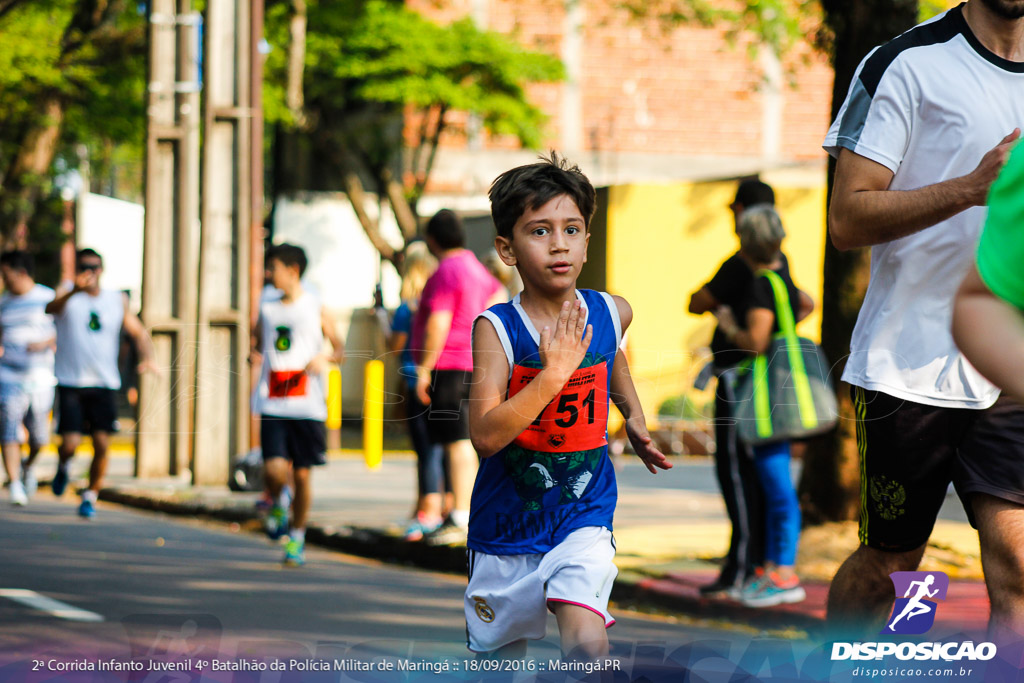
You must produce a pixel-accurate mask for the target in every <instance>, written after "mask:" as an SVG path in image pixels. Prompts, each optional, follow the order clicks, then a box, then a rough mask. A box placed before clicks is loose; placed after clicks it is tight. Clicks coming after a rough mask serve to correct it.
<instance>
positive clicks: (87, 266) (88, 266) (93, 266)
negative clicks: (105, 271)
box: [75, 263, 103, 273]
mask: <svg viewBox="0 0 1024 683" xmlns="http://www.w3.org/2000/svg"><path fill="white" fill-rule="evenodd" d="M102 267H103V266H101V265H100V264H98V263H79V264H78V265H77V266H75V270H77V271H78V272H79V273H84V272H85V271H87V270H99V269H100V268H102Z"/></svg>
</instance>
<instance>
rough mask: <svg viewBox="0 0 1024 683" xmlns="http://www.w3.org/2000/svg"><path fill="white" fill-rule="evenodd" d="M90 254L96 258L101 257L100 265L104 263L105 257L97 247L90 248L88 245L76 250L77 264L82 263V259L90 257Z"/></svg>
mask: <svg viewBox="0 0 1024 683" xmlns="http://www.w3.org/2000/svg"><path fill="white" fill-rule="evenodd" d="M90 256H91V257H93V258H95V259H99V262H100V265H103V257H102V256H100V253H99V252H98V251H96V250H95V249H90V248H88V247H86V248H85V249H79V250H78V251H76V252H75V264H76V265H77V264H79V263H81V262H82V259H84V258H88V257H90Z"/></svg>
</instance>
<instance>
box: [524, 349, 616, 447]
mask: <svg viewBox="0 0 1024 683" xmlns="http://www.w3.org/2000/svg"><path fill="white" fill-rule="evenodd" d="M539 373H540V368H524V367H522V366H520V365H516V366H513V368H512V379H511V381H510V382H509V389H508V395H509V398H512V397H513V396H515V395H516V394H518V393H519V392H520V391H522V390H523V388H524V387H525V386H526V385H527V384H529V383H530V382H531V381H532V380H533V378H534V377H536V376H537V375H538V374H539ZM607 432H608V364H607V363H598V364H597V365H592V366H590V367H588V368H579V369H578V370H576V372H574V373H573V374H572V376H571V377H570V378H569V381H568V382H566V383H565V386H564V387H563V388H562V391H561V392H560V393H559V394H558V395H557V396H555V398H554V400H552V401H551V403H549V404H548V405H547V407H546V408H544V410H543V411H542V412H541V414H540V415H539V416H538V417H537V419H536V420H534V421H533V423H532V424H531V425H530V426H529V427H527V428H526V429H525V430H523V433H522V434H520V435H519V436H518V437H516V439H515V444H516V445H517V446H521V447H523V448H526V449H529V450H533V451H540V452H543V453H571V452H573V451H589V450H593V449H595V448H600V447H602V446H604V445H606V444H607V443H608V433H607Z"/></svg>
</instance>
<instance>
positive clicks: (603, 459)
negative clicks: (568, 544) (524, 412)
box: [468, 290, 622, 555]
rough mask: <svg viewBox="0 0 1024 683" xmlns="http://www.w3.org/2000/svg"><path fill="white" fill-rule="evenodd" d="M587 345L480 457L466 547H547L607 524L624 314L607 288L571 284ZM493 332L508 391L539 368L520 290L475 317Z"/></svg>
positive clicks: (500, 550)
mask: <svg viewBox="0 0 1024 683" xmlns="http://www.w3.org/2000/svg"><path fill="white" fill-rule="evenodd" d="M576 297H577V298H578V299H580V300H581V301H582V302H583V307H584V308H585V309H586V313H587V324H589V325H593V328H594V331H593V338H592V339H591V342H590V348H589V349H588V351H587V355H586V356H585V357H584V359H583V362H582V363H581V364H580V367H579V369H578V370H576V372H575V373H573V375H572V377H570V378H569V381H568V382H566V385H565V387H563V388H562V391H561V392H560V393H559V394H558V396H556V397H555V398H554V400H552V401H551V403H550V404H548V406H547V407H546V408H545V409H544V411H543V412H542V413H541V414H540V415H539V416H538V417H537V419H536V420H534V422H533V423H532V424H531V425H530V426H529V427H527V428H526V429H525V430H524V431H523V433H522V434H520V435H519V436H518V437H517V438H516V439H515V441H513V442H512V443H510V444H509V445H508V446H506V447H505V448H503V449H502V450H500V451H499V452H498V453H495V454H494V455H493V456H491V457H489V458H484V459H483V461H482V462H481V463H480V470H479V472H478V473H477V477H476V484H475V485H474V487H473V499H472V503H471V505H470V514H469V540H468V546H469V548H470V549H471V550H476V551H479V552H484V553H488V554H490V555H525V554H534V553H546V552H548V551H549V550H551V549H552V548H554V547H555V546H556V545H558V544H559V543H561V542H562V540H563V539H564V538H565V537H566V536H568V535H569V534H570V533H572V532H573V531H575V530H576V529H579V528H582V527H587V526H599V527H605V528H607V529H609V530H610V529H611V528H612V517H613V516H614V513H615V502H616V499H617V497H618V491H617V489H616V485H615V471H614V469H613V468H612V463H611V461H610V460H609V459H608V405H609V401H608V394H609V388H610V383H611V376H612V365H613V363H614V361H615V354H616V352H617V351H618V349H619V344H620V342H621V341H622V324H621V322H620V320H619V313H618V309H617V308H616V306H615V302H614V301H613V300H612V298H611V296H610V295H608V294H606V293H604V292H594V291H591V290H577V291H576ZM482 318H486V319H487V320H488V321H489V322H490V323H491V324H492V325H493V326H494V329H495V330H496V331H497V333H498V338H499V339H500V340H501V345H502V347H503V348H504V350H505V356H506V358H507V359H508V365H509V372H508V376H509V384H508V390H507V394H506V397H507V398H508V397H512V396H514V395H515V394H516V393H518V391H519V390H520V389H522V388H523V387H524V386H526V384H528V383H529V382H530V380H532V379H533V378H534V377H535V376H536V375H537V374H538V373H539V372H540V370H541V367H542V366H541V363H540V354H539V350H538V349H539V342H540V334H539V333H538V332H537V329H536V328H535V327H534V325H533V323H532V322H531V321H530V318H529V316H528V315H527V314H526V312H525V311H524V310H523V307H522V306H521V305H520V303H519V297H518V296H516V297H515V298H514V299H513V300H512V301H511V302H509V303H506V304H498V305H496V306H492V307H491V308H489V309H488V310H486V311H484V313H482V314H481V315H480V316H479V317H478V318H477V322H479V321H480V319H482Z"/></svg>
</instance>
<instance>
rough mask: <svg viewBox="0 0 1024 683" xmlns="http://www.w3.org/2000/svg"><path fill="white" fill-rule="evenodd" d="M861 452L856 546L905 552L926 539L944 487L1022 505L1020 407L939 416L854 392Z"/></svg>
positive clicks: (942, 411) (930, 409)
mask: <svg viewBox="0 0 1024 683" xmlns="http://www.w3.org/2000/svg"><path fill="white" fill-rule="evenodd" d="M851 393H852V394H853V404H854V408H855V410H856V415H857V447H858V449H859V451H860V463H861V465H860V466H861V472H860V542H861V543H863V544H864V545H867V546H869V547H871V548H876V549H878V550H887V551H892V552H906V551H909V550H913V549H914V548H917V547H920V546H921V545H924V544H925V543H926V542H927V541H928V537H929V536H930V535H931V532H932V527H934V525H935V519H936V517H937V516H938V513H939V508H940V507H942V502H943V500H944V499H945V497H946V491H947V490H948V488H949V483H950V481H952V482H953V483H954V484H955V485H956V490H957V494H959V496H960V499H961V501H962V502H963V504H964V509H965V510H966V511H967V516H968V519H970V520H971V524H972V525H973V524H974V517H973V514H972V509H971V504H970V500H971V495H972V494H975V493H986V494H989V495H992V496H995V497H997V498H1002V499H1005V500H1009V501H1012V502H1015V503H1020V504H1024V407H1022V406H1021V405H1019V404H1017V403H1015V402H1014V401H1012V400H1010V399H1008V398H1000V399H999V400H998V401H997V402H996V404H995V405H993V406H992V407H991V408H988V409H987V410H971V409H967V408H940V407H936V406H929V405H923V404H920V403H914V402H913V401H905V400H903V399H899V398H896V397H894V396H890V395H889V394H884V393H882V392H879V391H871V390H868V389H863V388H861V387H852V388H851Z"/></svg>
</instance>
